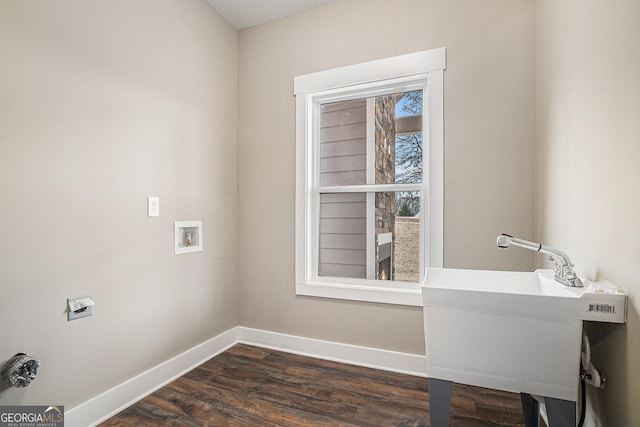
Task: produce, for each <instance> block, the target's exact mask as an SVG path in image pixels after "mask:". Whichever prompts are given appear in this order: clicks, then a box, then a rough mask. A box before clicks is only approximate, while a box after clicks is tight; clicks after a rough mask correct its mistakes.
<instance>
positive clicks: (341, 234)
mask: <svg viewBox="0 0 640 427" xmlns="http://www.w3.org/2000/svg"><path fill="white" fill-rule="evenodd" d="M444 68H445V49H444V48H441V49H434V50H429V51H423V52H418V53H413V54H408V55H402V56H398V57H394V58H387V59H383V60H378V61H372V62H367V63H363V64H357V65H352V66H347V67H342V68H337V69H333V70H328V71H322V72H318V73H313V74H306V75H303V76H298V77H296V78H295V79H294V93H295V96H296V293H297V294H298V295H311V296H321V297H329V298H341V299H351V300H359V301H373V302H383V303H392V304H405V305H422V298H421V292H420V284H421V282H422V281H423V280H424V275H425V271H426V267H427V266H432V267H441V266H442V258H443V72H444Z"/></svg>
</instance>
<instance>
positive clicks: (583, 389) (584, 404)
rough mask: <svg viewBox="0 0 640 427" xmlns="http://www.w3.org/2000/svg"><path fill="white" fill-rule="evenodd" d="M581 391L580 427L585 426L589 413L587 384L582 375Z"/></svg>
mask: <svg viewBox="0 0 640 427" xmlns="http://www.w3.org/2000/svg"><path fill="white" fill-rule="evenodd" d="M580 372H582V360H581V361H580ZM580 391H581V394H582V405H581V408H580V421H578V427H582V426H583V425H584V417H585V415H586V412H587V385H586V384H585V379H584V375H580Z"/></svg>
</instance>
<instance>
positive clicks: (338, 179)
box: [320, 98, 367, 186]
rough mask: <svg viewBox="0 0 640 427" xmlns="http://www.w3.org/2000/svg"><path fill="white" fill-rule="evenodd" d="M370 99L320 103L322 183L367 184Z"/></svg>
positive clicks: (332, 184) (328, 184)
mask: <svg viewBox="0 0 640 427" xmlns="http://www.w3.org/2000/svg"><path fill="white" fill-rule="evenodd" d="M366 110H367V100H366V98H362V99H355V100H350V101H341V102H332V103H327V104H322V105H321V106H320V185H321V186H334V185H358V184H366V177H367V171H366V169H367V168H366V160H367V154H366V153H367V144H366V136H367V121H366V119H367V114H366Z"/></svg>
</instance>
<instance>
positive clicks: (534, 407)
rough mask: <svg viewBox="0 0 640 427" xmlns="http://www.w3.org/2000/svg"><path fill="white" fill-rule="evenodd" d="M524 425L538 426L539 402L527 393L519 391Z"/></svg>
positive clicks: (529, 426) (526, 426)
mask: <svg viewBox="0 0 640 427" xmlns="http://www.w3.org/2000/svg"><path fill="white" fill-rule="evenodd" d="M520 400H521V401H522V414H523V415H524V425H525V427H540V403H539V402H538V401H537V400H536V399H534V398H533V396H531V395H530V394H529V393H520Z"/></svg>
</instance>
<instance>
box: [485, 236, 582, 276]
mask: <svg viewBox="0 0 640 427" xmlns="http://www.w3.org/2000/svg"><path fill="white" fill-rule="evenodd" d="M497 245H498V247H499V248H501V249H507V248H508V247H509V246H511V245H514V246H520V247H521V248H525V249H529V250H531V251H534V252H541V253H543V254H546V255H548V256H549V259H550V260H551V262H553V271H554V272H555V277H556V280H557V281H558V282H560V283H562V284H563V285H567V286H575V287H582V286H583V285H582V281H581V280H580V278H579V277H578V276H577V274H576V273H575V271H573V267H574V266H573V263H572V262H571V259H570V258H569V255H567V254H566V253H564V252H562V251H561V250H559V249H554V248H550V247H549V246H545V245H543V244H540V243H535V242H530V241H528V240H524V239H519V238H517V237H513V236H510V235H509V234H504V233H503V234H501V235H499V236H498V240H497Z"/></svg>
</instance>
